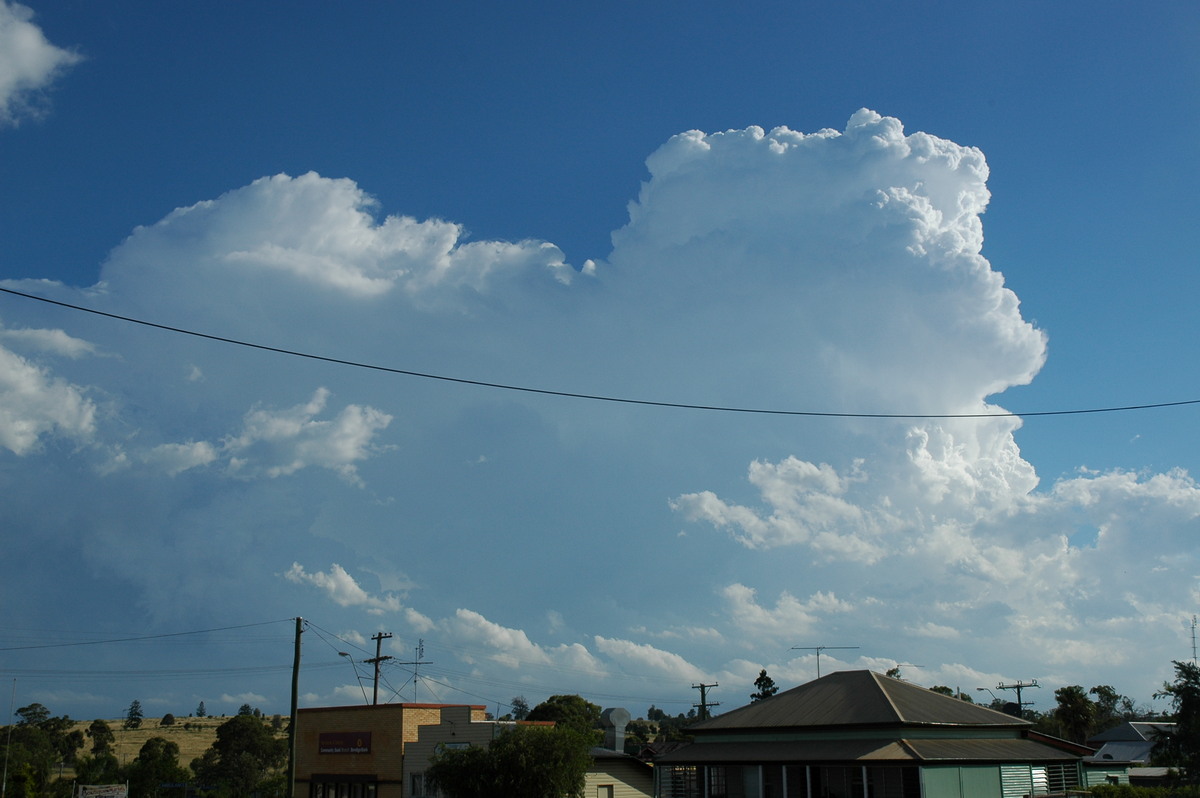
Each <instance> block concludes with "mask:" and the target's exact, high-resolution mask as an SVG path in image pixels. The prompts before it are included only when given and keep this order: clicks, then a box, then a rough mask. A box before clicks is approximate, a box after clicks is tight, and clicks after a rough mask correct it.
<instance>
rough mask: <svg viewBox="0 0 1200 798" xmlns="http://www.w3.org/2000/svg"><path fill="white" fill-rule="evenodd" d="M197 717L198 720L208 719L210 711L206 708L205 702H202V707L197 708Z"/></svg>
mask: <svg viewBox="0 0 1200 798" xmlns="http://www.w3.org/2000/svg"><path fill="white" fill-rule="evenodd" d="M196 717H198V718H207V717H208V710H207V709H205V708H204V702H203V701H201V702H200V706H198V707H196Z"/></svg>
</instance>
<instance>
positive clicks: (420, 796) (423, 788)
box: [409, 773, 438, 798]
mask: <svg viewBox="0 0 1200 798" xmlns="http://www.w3.org/2000/svg"><path fill="white" fill-rule="evenodd" d="M409 787H411V788H412V791H411V792H410V793H409V795H410V796H412V798H437V794H438V791H437V788H436V787H434V786H433V785H432V784H431V783H429V782H428V781H426V779H425V774H424V773H413V774H412V775H411V777H410V779H409Z"/></svg>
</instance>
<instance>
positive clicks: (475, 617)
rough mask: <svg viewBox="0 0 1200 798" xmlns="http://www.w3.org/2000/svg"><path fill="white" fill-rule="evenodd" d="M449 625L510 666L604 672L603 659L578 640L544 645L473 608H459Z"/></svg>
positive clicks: (464, 639)
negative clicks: (599, 658) (594, 654)
mask: <svg viewBox="0 0 1200 798" xmlns="http://www.w3.org/2000/svg"><path fill="white" fill-rule="evenodd" d="M446 626H447V627H448V630H449V631H450V632H451V633H452V635H453V636H454V638H455V639H456V640H458V641H461V642H464V643H470V644H474V645H480V646H484V647H485V648H486V649H487V650H488V655H487V657H488V659H489V660H490V661H492V662H495V663H497V664H500V665H503V666H505V667H507V668H526V667H530V666H534V667H537V666H553V667H555V668H568V669H571V670H572V671H577V672H579V673H590V674H593V675H600V674H602V673H603V672H604V669H603V667H602V666H601V663H600V661H599V660H598V659H596V657H595V656H593V655H592V654H591V653H590V652H589V651H588V650H587V649H586V648H585V647H584V646H583V645H581V644H579V643H569V644H563V645H558V646H541V645H538V644H536V643H534V642H533V641H532V640H530V639H529V636H528V635H527V634H526V633H525V632H524V631H523V630H520V629H513V628H509V627H506V626H501V625H500V624H498V623H494V622H492V621H489V620H488V619H487V618H485V617H484V616H483V615H481V614H479V613H478V612H475V611H474V610H467V609H459V610H457V611H456V612H455V613H454V618H453V619H451V620H449V621H448V622H447V624H446Z"/></svg>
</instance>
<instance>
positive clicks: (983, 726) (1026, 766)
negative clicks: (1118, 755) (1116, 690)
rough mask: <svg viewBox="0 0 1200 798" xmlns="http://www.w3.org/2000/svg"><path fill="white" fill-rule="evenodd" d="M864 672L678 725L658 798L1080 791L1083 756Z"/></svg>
mask: <svg viewBox="0 0 1200 798" xmlns="http://www.w3.org/2000/svg"><path fill="white" fill-rule="evenodd" d="M1031 725H1032V724H1030V723H1029V722H1028V721H1025V720H1022V719H1020V718H1016V717H1012V716H1010V715H1006V714H1004V713H1002V712H997V711H995V710H992V709H988V708H986V707H981V706H978V705H975V704H971V703H968V702H965V701H961V700H959V699H957V698H951V697H949V696H946V695H942V694H941V693H934V692H932V691H930V690H926V689H925V688H923V687H918V686H916V685H913V684H909V683H908V682H904V681H901V680H899V679H892V678H889V677H887V676H881V675H880V674H877V673H872V672H870V671H842V672H838V673H832V674H829V675H828V676H824V677H822V678H820V679H817V680H815V681H812V682H809V683H807V684H804V685H801V686H799V687H796V688H793V689H791V690H788V691H786V692H782V693H778V694H776V695H775V696H773V697H771V698H768V699H765V700H761V701H758V702H755V703H753V704H749V705H747V706H744V707H741V708H740V709H735V710H733V711H732V712H728V713H726V714H724V715H719V716H717V717H715V718H710V719H708V720H705V721H701V722H700V723H697V724H695V725H693V726H690V727H688V732H689V733H691V734H693V735H694V742H693V743H692V744H691V745H688V746H684V747H682V748H679V749H677V750H675V751H673V752H670V753H666V754H664V755H663V756H661V757H660V758H659V759H658V760H657V762H656V768H655V777H656V793H655V794H656V795H657V796H658V798H866V797H867V796H873V797H874V798H1009V796H1025V795H1039V794H1046V793H1048V792H1051V791H1055V792H1059V791H1062V790H1064V789H1067V788H1070V787H1075V786H1078V785H1079V784H1081V782H1082V761H1081V758H1082V757H1081V755H1082V754H1083V753H1085V752H1088V751H1090V750H1091V749H1088V748H1085V747H1082V746H1078V745H1074V744H1072V743H1068V742H1067V741H1065V740H1057V739H1055V738H1051V737H1046V736H1044V735H1035V734H1032V733H1031V730H1030V726H1031Z"/></svg>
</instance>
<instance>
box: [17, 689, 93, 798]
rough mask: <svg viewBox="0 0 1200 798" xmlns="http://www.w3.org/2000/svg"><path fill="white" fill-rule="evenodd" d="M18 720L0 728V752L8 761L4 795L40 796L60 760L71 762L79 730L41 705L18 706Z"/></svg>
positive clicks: (80, 739) (80, 741)
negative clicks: (9, 725)
mask: <svg viewBox="0 0 1200 798" xmlns="http://www.w3.org/2000/svg"><path fill="white" fill-rule="evenodd" d="M15 714H16V715H17V717H19V718H20V721H18V722H17V723H16V725H14V726H11V727H6V728H3V729H0V743H2V745H0V755H2V756H3V757H4V760H5V761H6V762H7V763H8V783H7V785H6V790H7V792H6V798H7V797H8V796H9V795H11V796H13V798H34V797H35V796H37V798H41V796H44V795H46V794H47V792H48V791H50V785H51V777H52V775H53V773H54V771H55V769H56V768H57V767H58V765H59V763H65V764H71V763H73V762H74V761H75V755H76V753H77V752H78V750H79V748H80V747H82V745H83V742H84V736H83V733H82V732H78V731H74V730H73V728H72V727H73V726H74V725H75V724H74V721H72V720H71V719H70V718H69V717H67V716H66V715H62V716H59V717H53V716H51V715H50V710H48V709H46V707H44V706H42V705H41V704H30V705H29V706H26V707H21V708H20V709H18V710H17V711H16V713H15Z"/></svg>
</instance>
